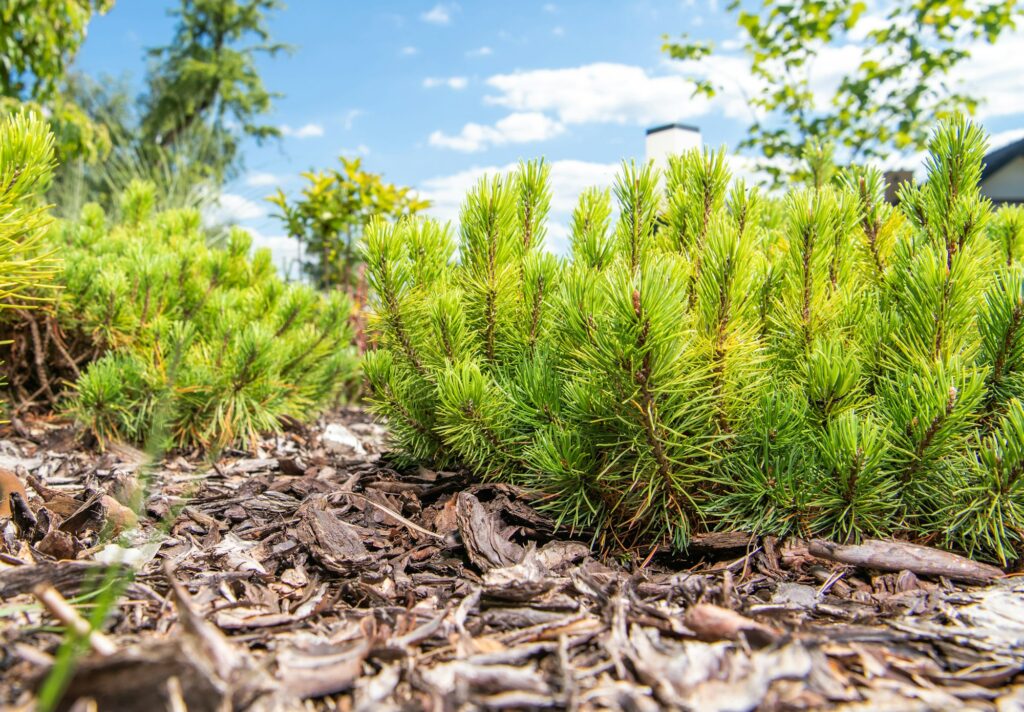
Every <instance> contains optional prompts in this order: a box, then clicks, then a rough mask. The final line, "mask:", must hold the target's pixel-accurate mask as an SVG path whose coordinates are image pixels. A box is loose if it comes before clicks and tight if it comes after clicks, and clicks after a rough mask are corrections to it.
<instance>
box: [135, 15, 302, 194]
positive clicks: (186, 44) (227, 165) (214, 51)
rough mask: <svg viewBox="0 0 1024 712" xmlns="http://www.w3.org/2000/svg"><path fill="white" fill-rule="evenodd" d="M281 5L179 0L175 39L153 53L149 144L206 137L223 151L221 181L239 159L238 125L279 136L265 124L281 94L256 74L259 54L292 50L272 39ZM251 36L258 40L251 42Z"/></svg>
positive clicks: (145, 119) (146, 102)
mask: <svg viewBox="0 0 1024 712" xmlns="http://www.w3.org/2000/svg"><path fill="white" fill-rule="evenodd" d="M279 7H281V3H280V2H278V0H181V6H180V7H179V8H178V9H177V10H175V11H174V12H173V14H174V16H176V17H177V18H178V25H177V28H176V29H175V33H174V39H173V40H172V41H171V43H170V44H168V45H166V46H164V47H157V48H154V49H152V50H150V56H151V58H152V59H153V62H154V63H153V65H152V66H151V68H150V74H149V78H148V85H149V91H148V94H147V96H146V97H145V98H144V99H143V112H142V113H143V116H142V119H141V128H142V131H143V135H144V137H145V139H146V140H147V141H151V142H153V143H154V144H155V145H157V146H159V147H162V148H169V147H172V146H175V145H177V144H180V143H181V142H182V141H185V140H194V136H195V134H197V133H208V134H210V135H211V139H212V141H213V142H214V143H216V144H218V145H219V146H220V147H221V154H222V155H221V156H219V157H218V159H217V161H216V163H215V164H214V165H212V166H209V168H210V169H211V170H212V171H214V172H215V173H217V174H219V175H220V176H223V175H224V174H226V173H229V172H230V170H231V168H232V167H233V166H234V164H235V162H236V159H237V154H238V131H237V130H236V129H234V128H232V126H233V125H235V126H238V127H240V130H241V133H242V134H244V135H247V136H252V137H255V138H256V139H257V140H262V139H266V138H269V137H274V136H279V135H280V131H279V130H278V129H277V128H275V127H274V126H270V125H265V124H261V123H260V117H261V116H262V115H264V114H266V113H267V112H269V111H270V108H271V101H272V99H273V98H275V97H276V96H277V95H276V94H273V93H271V92H270V91H268V90H267V88H266V87H265V86H264V84H263V80H262V78H261V77H260V75H259V72H258V71H257V69H256V57H257V55H258V54H267V55H270V56H273V55H275V54H277V53H278V52H280V51H282V50H286V49H288V48H287V46H286V45H283V44H280V43H275V42H272V41H271V39H270V33H269V30H268V29H267V13H269V12H270V11H272V10H275V9H277V8H279ZM251 38H255V42H253V43H250V44H245V43H246V42H247V41H248V40H250V39H251ZM189 136H192V137H193V138H191V139H190V138H188V137H189Z"/></svg>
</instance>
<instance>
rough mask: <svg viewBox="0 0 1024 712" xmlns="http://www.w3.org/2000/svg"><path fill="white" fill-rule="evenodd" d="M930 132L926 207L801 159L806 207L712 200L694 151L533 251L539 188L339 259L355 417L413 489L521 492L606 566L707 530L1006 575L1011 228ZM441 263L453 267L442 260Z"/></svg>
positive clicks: (712, 184)
mask: <svg viewBox="0 0 1024 712" xmlns="http://www.w3.org/2000/svg"><path fill="white" fill-rule="evenodd" d="M984 151H985V138H984V135H983V134H982V132H981V131H980V129H979V128H978V127H976V126H974V125H972V124H970V123H968V122H966V121H964V120H960V119H958V120H952V121H949V122H947V123H945V124H943V125H942V126H940V128H939V129H938V130H937V131H936V132H935V134H934V136H933V138H932V141H931V158H930V161H929V163H928V179H927V181H925V182H924V183H923V184H922V185H920V186H917V187H907V188H905V189H904V190H903V192H902V195H901V199H900V204H899V205H898V206H891V205H888V204H887V203H885V201H884V198H883V196H884V181H883V179H882V176H881V174H880V173H879V172H877V171H876V170H872V169H858V168H854V169H849V170H844V171H836V170H834V168H832V167H831V154H830V153H829V151H828V150H827V149H826V148H822V147H817V146H815V147H811V149H810V150H809V151H808V154H807V161H808V170H807V174H808V176H810V179H809V180H808V187H807V188H804V189H799V190H794V191H792V192H790V193H789V194H788V195H786V196H784V197H783V198H781V199H774V198H770V197H767V196H763V195H761V194H759V193H758V192H757V191H756V190H750V189H747V188H746V187H745V186H744V185H743V184H742V183H733V184H732V188H731V189H730V184H731V183H732V181H731V177H730V175H729V171H728V168H727V166H726V164H725V161H724V156H723V154H722V152H721V151H709V150H703V151H700V150H695V151H691V152H689V153H687V154H684V155H682V156H679V157H678V158H675V159H673V160H672V161H671V162H670V164H669V166H668V168H667V170H666V172H665V174H664V175H663V176H659V175H658V174H657V172H656V171H655V170H654V169H653V168H652V167H651V166H637V165H634V164H625V165H624V166H623V168H622V172H621V174H620V176H619V179H618V180H617V182H616V184H615V187H614V197H615V200H616V202H617V206H618V212H617V215H615V216H614V217H613V210H612V207H611V203H610V196H609V195H608V193H607V192H601V191H596V190H590V191H586V192H585V193H584V194H583V195H582V196H581V197H580V201H579V205H578V207H577V208H576V210H575V212H574V213H573V215H572V220H571V225H570V229H571V235H570V239H571V254H570V255H569V256H568V257H567V258H564V259H562V258H557V257H553V256H552V255H551V254H549V253H547V252H545V251H544V248H543V245H542V239H543V235H544V232H545V230H544V217H545V215H546V213H547V209H548V205H549V203H550V191H549V189H548V187H547V177H548V171H547V166H546V165H545V164H544V163H543V162H535V163H527V164H524V165H521V166H520V168H519V170H518V171H516V172H514V173H513V174H512V175H507V176H497V177H491V178H485V179H483V180H481V181H480V183H479V184H478V185H477V186H476V187H475V188H474V189H473V190H472V191H471V192H470V194H469V195H468V196H467V198H466V202H465V204H464V207H463V210H462V215H461V219H460V226H461V227H460V229H461V234H460V235H459V236H458V239H457V240H456V238H455V237H454V236H453V235H452V234H451V232H450V230H449V229H448V228H447V227H446V226H440V225H437V224H436V223H433V222H429V221H412V220H410V221H406V222H402V223H400V224H398V225H394V224H388V223H385V222H382V221H380V222H376V223H374V224H373V226H372V227H371V229H370V230H369V233H368V235H367V239H366V240H365V244H364V252H365V258H366V262H367V264H368V267H369V277H370V280H371V283H372V286H373V288H374V293H375V302H374V304H373V308H374V321H373V323H374V326H375V328H376V330H377V349H376V350H375V351H374V352H372V353H370V354H368V355H367V357H366V361H365V372H366V375H367V376H368V378H369V381H370V383H371V385H372V387H373V393H374V396H373V406H374V408H376V410H377V411H378V412H379V413H380V414H381V415H383V416H385V417H386V418H387V419H388V422H389V423H390V424H391V428H392V432H393V435H394V438H395V440H396V441H397V443H398V445H399V446H400V448H401V450H402V452H403V453H405V455H406V456H407V457H408V458H409V459H410V460H412V461H417V462H429V463H432V464H434V465H437V466H452V465H464V466H466V467H468V468H470V469H471V470H473V471H474V472H475V473H477V474H478V475H479V476H481V477H485V478H494V479H500V480H502V481H508V482H512V483H515V484H519V485H522V486H525V487H528V488H531V489H533V490H536V491H537V492H538V493H539V494H540V496H541V502H542V506H543V507H544V508H546V509H548V510H549V511H550V512H551V513H552V514H553V515H554V516H555V517H556V518H557V519H558V521H559V522H560V523H562V524H563V525H565V526H567V527H569V528H571V529H574V530H581V529H587V530H590V531H593V532H596V535H595V536H596V537H597V538H598V539H599V540H600V541H601V542H603V543H605V544H617V545H626V546H631V545H646V546H652V545H656V544H658V543H660V542H663V541H671V542H672V544H673V545H674V546H676V547H680V548H681V547H685V546H686V544H687V542H688V540H689V538H690V537H691V536H692V535H693V534H694V533H695V532H705V531H708V530H712V529H716V528H725V529H750V530H754V531H757V532H761V533H776V534H786V533H796V534H800V535H805V536H824V537H830V538H833V539H837V540H840V541H856V540H858V539H860V538H862V537H867V536H886V535H904V536H910V537H913V538H916V539H920V540H928V541H938V542H941V543H944V544H946V545H948V546H951V547H956V548H960V549H963V550H966V551H968V552H969V553H971V554H975V555H980V556H985V557H989V558H992V559H995V560H998V561H1000V562H1003V563H1006V562H1008V561H1010V560H1014V559H1018V558H1019V557H1020V556H1021V554H1022V553H1024V406H1022V405H1021V400H1022V397H1024V328H1022V327H1024V323H1022V322H1024V265H1022V263H1021V258H1022V255H1024V251H1022V245H1021V242H1022V240H1024V220H1022V215H1021V212H1020V210H1019V209H1018V208H1001V209H1000V210H998V211H994V210H993V208H992V206H991V205H990V204H989V202H988V201H987V200H986V199H984V198H982V197H981V195H980V193H979V191H978V188H977V183H978V179H979V177H980V171H981V162H982V157H983V155H984ZM456 253H457V254H458V258H457V259H455V258H454V255H455V254H456Z"/></svg>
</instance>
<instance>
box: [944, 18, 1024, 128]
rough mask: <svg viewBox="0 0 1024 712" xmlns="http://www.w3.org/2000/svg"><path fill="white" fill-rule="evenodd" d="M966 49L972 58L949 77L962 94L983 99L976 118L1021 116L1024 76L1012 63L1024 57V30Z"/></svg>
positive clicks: (1018, 66) (1023, 97)
mask: <svg viewBox="0 0 1024 712" xmlns="http://www.w3.org/2000/svg"><path fill="white" fill-rule="evenodd" d="M967 49H968V51H969V52H970V53H971V58H970V59H968V60H967V61H965V62H964V63H963V64H961V65H960V66H958V67H957V68H956V69H955V70H954V71H953V73H952V74H953V80H954V82H956V83H959V84H960V87H959V88H960V89H961V90H964V91H967V92H969V93H971V94H972V95H974V96H977V97H979V98H980V99H982V103H981V105H980V106H979V107H978V112H977V113H978V118H980V119H987V118H992V117H997V116H1011V115H1013V114H1020V113H1022V112H1024V72H1021V71H1020V65H1019V64H1018V62H1017V61H1015V60H1013V59H1012V58H1013V57H1021V56H1024V29H1021V30H1018V31H1016V32H1013V33H1010V34H1006V35H1004V36H1003V37H1001V38H1000V39H999V42H998V43H997V44H994V45H990V44H987V43H985V42H984V41H981V40H978V41H976V42H974V43H973V44H972V45H970V46H968V48H967Z"/></svg>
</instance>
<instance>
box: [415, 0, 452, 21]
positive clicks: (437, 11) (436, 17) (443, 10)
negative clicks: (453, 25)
mask: <svg viewBox="0 0 1024 712" xmlns="http://www.w3.org/2000/svg"><path fill="white" fill-rule="evenodd" d="M452 9H453V6H451V5H445V4H437V5H434V7H432V8H430V9H429V10H427V11H426V12H424V13H423V14H422V15H420V19H421V20H423V21H424V22H429V23H430V24H431V25H447V24H449V23H450V22H451V21H452Z"/></svg>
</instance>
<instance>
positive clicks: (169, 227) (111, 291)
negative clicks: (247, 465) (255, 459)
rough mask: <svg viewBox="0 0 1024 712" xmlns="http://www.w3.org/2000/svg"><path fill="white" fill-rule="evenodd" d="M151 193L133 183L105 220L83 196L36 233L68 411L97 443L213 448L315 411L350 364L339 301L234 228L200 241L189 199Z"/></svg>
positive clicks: (346, 309)
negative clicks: (115, 213) (56, 276)
mask: <svg viewBox="0 0 1024 712" xmlns="http://www.w3.org/2000/svg"><path fill="white" fill-rule="evenodd" d="M153 202H154V195H153V186H152V184H149V183H145V182H135V183H133V184H131V185H130V186H129V188H128V190H127V191H126V192H125V193H124V194H123V196H122V198H121V207H120V213H121V215H122V221H121V222H120V223H119V224H115V225H111V224H109V221H108V218H107V216H106V215H105V214H104V212H103V210H102V209H101V208H99V207H98V206H97V205H94V204H93V205H87V206H86V207H85V208H84V209H83V211H82V215H81V218H80V219H79V220H77V221H74V222H65V223H60V224H58V226H57V227H56V228H55V229H54V230H53V232H52V234H51V235H50V237H49V240H50V241H51V243H52V244H53V245H54V247H56V248H59V249H60V251H61V254H62V255H63V256H64V268H63V272H62V274H61V276H60V281H61V283H62V285H63V287H64V289H63V292H62V293H61V296H60V298H59V300H58V302H57V304H56V324H57V327H58V329H57V331H59V332H60V334H61V335H62V336H63V337H64V339H65V343H71V344H73V347H72V348H70V349H65V350H64V356H63V359H64V361H65V363H75V368H76V370H77V367H78V364H77V361H79V360H82V359H84V360H85V363H84V364H82V366H81V370H80V375H79V376H78V377H77V382H76V383H75V387H74V392H73V393H72V395H71V396H70V400H69V408H70V411H71V412H72V413H73V414H74V415H75V417H76V418H77V419H78V420H79V421H81V422H82V423H83V424H85V425H86V426H87V427H88V428H89V429H90V430H92V431H93V432H94V433H95V434H96V436H97V437H98V438H99V439H100V440H101V442H102V441H106V440H109V439H123V440H127V441H132V442H139V443H142V442H146V441H150V439H151V438H153V437H156V438H158V439H159V442H158V443H156V444H157V445H159V446H161V447H163V446H167V445H176V446H183V447H184V446H202V447H206V448H213V449H218V448H223V447H226V446H228V445H231V444H235V443H241V442H244V441H245V440H247V439H249V438H252V437H253V436H255V435H257V434H258V433H262V432H267V431H274V430H277V429H279V428H280V427H281V424H282V421H284V420H286V419H295V420H308V419H309V418H310V417H312V416H315V415H316V413H317V412H318V410H319V409H321V408H322V407H324V405H325V404H327V403H328V402H329V401H330V400H331V399H332V397H334V396H335V395H336V394H337V393H338V391H339V389H340V388H341V387H342V386H343V385H344V384H345V383H346V381H348V380H350V379H351V378H352V376H353V374H354V368H355V358H354V356H353V354H352V350H351V347H350V342H351V331H350V329H349V327H348V318H349V314H350V311H351V304H350V302H349V300H348V299H347V298H346V297H345V296H344V295H342V294H338V293H335V294H331V295H330V296H326V297H325V296H321V295H320V294H319V293H317V292H316V291H314V290H313V289H312V288H310V287H308V286H304V285H299V284H294V285H288V284H285V283H283V282H282V281H281V280H280V279H279V278H278V276H277V275H276V273H275V271H274V267H273V265H272V263H271V257H270V253H269V252H268V251H266V250H258V251H256V253H255V254H254V255H253V256H252V257H251V258H250V256H249V252H250V248H251V238H250V237H249V235H248V234H247V233H246V232H244V231H243V230H240V229H234V230H232V231H231V233H230V236H229V237H228V240H227V245H226V246H225V248H223V249H217V248H211V247H208V246H207V244H206V233H205V231H204V230H203V229H202V225H201V221H200V215H199V213H198V211H196V210H193V209H186V210H168V211H164V212H156V213H154V212H153V211H152V205H153ZM54 360H55V361H57V360H59V358H57V357H56V356H55V357H54Z"/></svg>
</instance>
